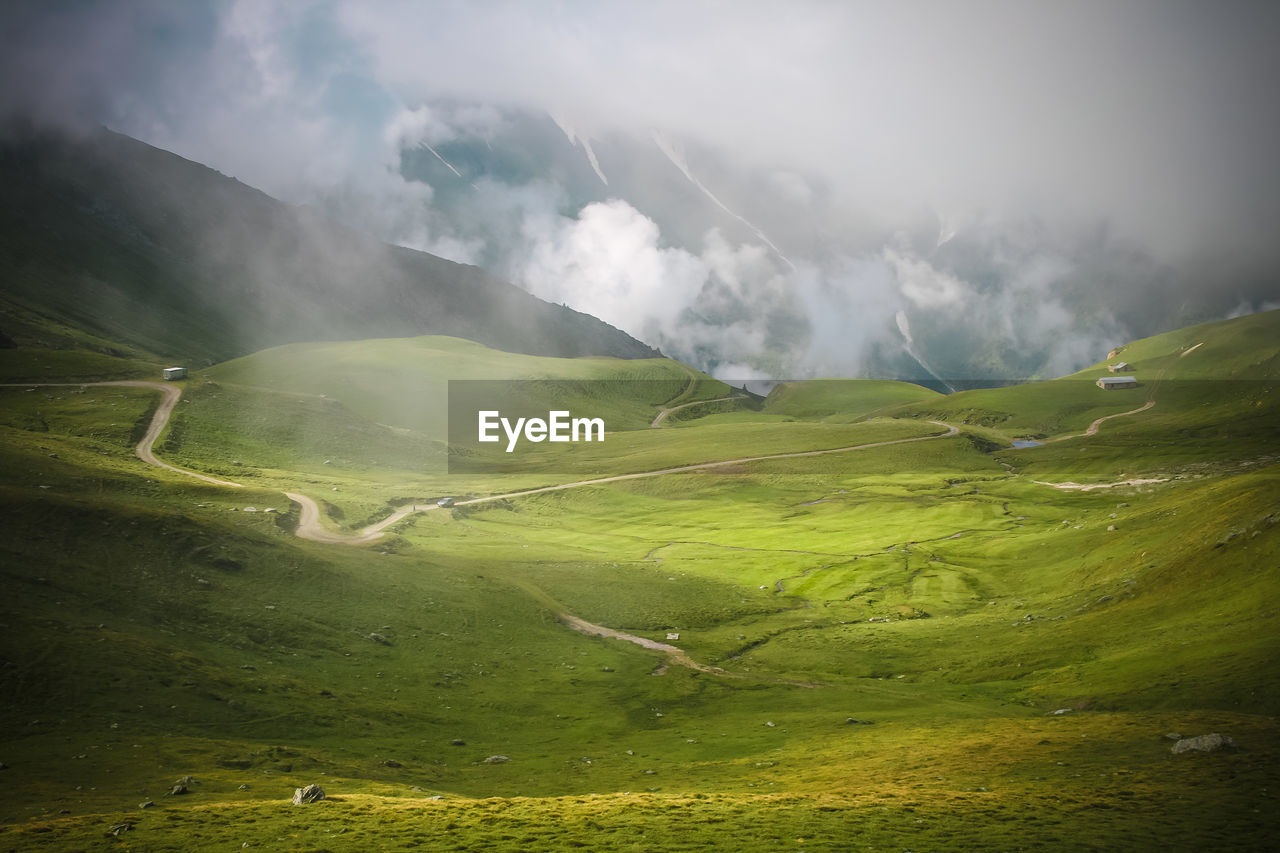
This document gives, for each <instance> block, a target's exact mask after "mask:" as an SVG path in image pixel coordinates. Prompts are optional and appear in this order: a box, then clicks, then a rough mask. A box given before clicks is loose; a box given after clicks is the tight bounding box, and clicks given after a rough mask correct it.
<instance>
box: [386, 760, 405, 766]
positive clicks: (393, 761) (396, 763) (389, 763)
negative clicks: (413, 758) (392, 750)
mask: <svg viewBox="0 0 1280 853" xmlns="http://www.w3.org/2000/svg"><path fill="white" fill-rule="evenodd" d="M382 766H383V767H404V765H403V764H401V763H400V762H399V761H396V760H395V759H394V758H388V759H387V760H386V761H384V762H382Z"/></svg>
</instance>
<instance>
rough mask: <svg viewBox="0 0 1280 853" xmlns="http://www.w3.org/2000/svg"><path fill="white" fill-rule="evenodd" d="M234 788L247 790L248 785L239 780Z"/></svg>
mask: <svg viewBox="0 0 1280 853" xmlns="http://www.w3.org/2000/svg"><path fill="white" fill-rule="evenodd" d="M236 790H237V791H247V790H249V786H248V785H247V784H246V783H244V782H241V783H240V784H239V785H237V786H236Z"/></svg>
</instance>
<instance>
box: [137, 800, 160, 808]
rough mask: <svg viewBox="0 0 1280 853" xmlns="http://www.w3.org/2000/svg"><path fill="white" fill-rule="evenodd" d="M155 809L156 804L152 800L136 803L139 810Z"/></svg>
mask: <svg viewBox="0 0 1280 853" xmlns="http://www.w3.org/2000/svg"><path fill="white" fill-rule="evenodd" d="M155 807H156V804H155V801H154V800H143V801H142V802H140V803H138V808H140V809H153V808H155Z"/></svg>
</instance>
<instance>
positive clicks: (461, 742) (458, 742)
mask: <svg viewBox="0 0 1280 853" xmlns="http://www.w3.org/2000/svg"><path fill="white" fill-rule="evenodd" d="M466 745H467V742H466V741H465V740H463V739H462V738H460V737H456V738H454V739H453V740H451V741H449V746H466Z"/></svg>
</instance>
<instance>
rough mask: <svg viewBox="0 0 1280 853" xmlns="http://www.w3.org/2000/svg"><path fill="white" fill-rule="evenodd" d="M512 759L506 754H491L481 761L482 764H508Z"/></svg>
mask: <svg viewBox="0 0 1280 853" xmlns="http://www.w3.org/2000/svg"><path fill="white" fill-rule="evenodd" d="M510 760H511V759H510V758H508V757H507V756H505V755H490V756H489V757H488V758H486V759H485V760H484V761H481V762H480V763H481V764H506V763H507V762H508V761H510Z"/></svg>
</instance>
